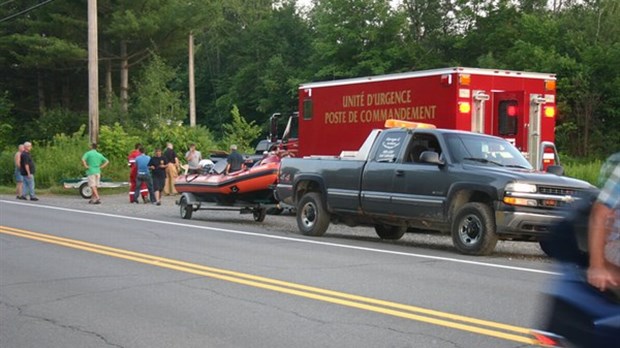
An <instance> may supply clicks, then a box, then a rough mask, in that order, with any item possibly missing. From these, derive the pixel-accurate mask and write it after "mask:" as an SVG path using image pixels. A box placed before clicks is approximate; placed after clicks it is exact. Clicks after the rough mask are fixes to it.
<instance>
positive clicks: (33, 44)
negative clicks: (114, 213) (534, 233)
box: [0, 0, 620, 157]
mask: <svg viewBox="0 0 620 348" xmlns="http://www.w3.org/2000/svg"><path fill="white" fill-rule="evenodd" d="M42 2H43V1H41V0H38V1H37V0H23V1H17V2H15V1H9V2H3V3H2V4H0V76H2V78H1V80H0V147H4V146H7V145H11V146H13V145H14V144H16V143H18V142H20V141H23V140H26V139H35V140H43V141H44V140H49V139H52V138H53V136H54V135H55V134H58V133H66V134H72V133H73V132H75V131H76V130H78V129H79V128H80V126H81V125H83V124H86V123H87V120H88V115H87V112H88V88H87V81H88V78H87V73H88V71H87V47H86V44H87V20H86V14H87V12H86V1H78V0H63V1H50V2H47V3H46V4H45V5H41V6H39V7H37V8H36V9H33V10H31V11H29V12H26V13H24V14H21V15H18V16H15V17H13V18H10V19H7V18H9V17H12V16H14V15H15V14H18V13H20V12H22V11H24V10H25V9H28V8H31V7H34V6H37V5H39V4H41V3H42ZM303 4H306V2H303ZM303 4H302V3H301V2H299V3H298V1H296V0H175V1H169V0H135V1H119V0H99V1H98V18H99V19H98V20H99V58H100V61H99V70H100V73H99V75H100V92H101V93H100V100H101V102H100V105H101V113H100V122H101V123H102V124H104V125H105V124H107V125H114V124H118V125H120V126H121V127H123V128H124V129H126V130H127V131H128V132H130V133H131V132H140V131H144V129H145V128H146V129H155V128H157V126H164V127H165V126H166V125H171V124H177V123H179V122H185V123H187V120H188V106H187V105H188V88H187V85H188V72H187V65H188V63H187V62H188V56H187V52H188V37H189V35H190V33H191V34H192V35H193V36H194V37H195V46H196V47H195V66H196V70H195V76H196V96H197V107H196V108H197V122H198V123H199V124H201V125H203V126H204V127H206V128H207V129H209V130H210V132H211V134H214V136H218V137H221V136H223V135H224V132H225V129H224V127H223V125H226V124H229V123H230V122H231V120H232V117H233V116H232V113H231V110H233V108H235V107H236V109H235V110H238V113H239V114H240V115H243V117H244V118H245V119H247V120H248V121H249V122H255V123H256V124H258V125H261V126H263V127H264V129H267V122H268V118H269V115H270V114H271V113H273V112H282V113H286V112H290V111H294V110H296V108H297V87H298V86H299V84H300V83H305V82H311V81H323V80H333V79H340V78H348V77H359V76H369V75H376V74H385V73H396V72H404V71H411V70H423V69H431V68H440V67H449V66H467V67H480V68H497V69H510V70H523V71H537V72H550V73H555V74H557V76H558V84H557V92H558V96H557V102H558V103H557V104H558V116H557V128H556V138H557V141H556V142H557V145H558V147H559V148H560V150H561V151H562V152H564V153H567V154H570V155H573V156H576V157H584V156H604V155H606V154H609V153H611V152H614V151H618V150H620V148H619V146H620V145H619V144H620V135H619V133H620V132H619V131H620V64H618V62H620V24H619V23H620V2H618V1H617V0H521V1H515V0H494V1H491V0H401V1H396V2H394V1H389V0H312V1H311V3H310V4H309V6H306V5H303Z"/></svg>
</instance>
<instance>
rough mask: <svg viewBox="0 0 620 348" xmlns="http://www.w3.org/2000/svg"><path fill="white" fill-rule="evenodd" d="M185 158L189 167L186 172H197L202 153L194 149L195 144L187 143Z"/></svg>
mask: <svg viewBox="0 0 620 348" xmlns="http://www.w3.org/2000/svg"><path fill="white" fill-rule="evenodd" d="M185 159H186V160H187V166H188V168H189V170H188V174H199V173H200V161H201V160H202V155H201V153H200V151H198V150H196V144H190V145H189V151H187V152H186V153H185Z"/></svg>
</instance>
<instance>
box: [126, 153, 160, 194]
mask: <svg viewBox="0 0 620 348" xmlns="http://www.w3.org/2000/svg"><path fill="white" fill-rule="evenodd" d="M138 152H140V155H139V156H138V157H136V168H137V175H136V191H135V192H134V193H133V201H132V202H133V203H138V196H139V195H140V191H139V190H138V189H137V188H138V187H141V186H142V184H143V183H145V184H146V188H147V189H148V191H149V196H150V197H151V203H153V204H157V200H156V199H155V192H153V179H152V178H151V172H150V171H149V163H150V162H151V156H148V155H145V154H144V148H143V147H142V146H140V147H139V148H138ZM144 203H146V201H145V202H144ZM157 205H159V204H157Z"/></svg>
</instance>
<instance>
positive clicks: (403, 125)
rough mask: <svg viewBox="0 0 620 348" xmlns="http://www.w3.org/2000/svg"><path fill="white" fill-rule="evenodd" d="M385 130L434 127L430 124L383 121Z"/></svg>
mask: <svg viewBox="0 0 620 348" xmlns="http://www.w3.org/2000/svg"><path fill="white" fill-rule="evenodd" d="M384 127H385V128H410V129H413V128H436V127H435V125H432V124H430V123H422V122H409V121H401V120H395V119H389V120H385V124H384Z"/></svg>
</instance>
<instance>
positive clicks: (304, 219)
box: [297, 192, 329, 237]
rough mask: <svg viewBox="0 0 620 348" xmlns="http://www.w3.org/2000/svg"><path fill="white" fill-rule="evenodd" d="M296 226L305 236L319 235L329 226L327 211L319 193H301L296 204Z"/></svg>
mask: <svg viewBox="0 0 620 348" xmlns="http://www.w3.org/2000/svg"><path fill="white" fill-rule="evenodd" d="M297 227H298V228H299V231H301V233H303V234H304V235H306V236H315V237H319V236H322V235H324V234H325V231H327V227H329V213H328V212H327V210H326V209H325V207H324V205H323V201H322V200H321V195H320V194H319V193H316V192H309V193H306V194H305V195H303V197H301V199H300V200H299V203H298V205H297Z"/></svg>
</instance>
